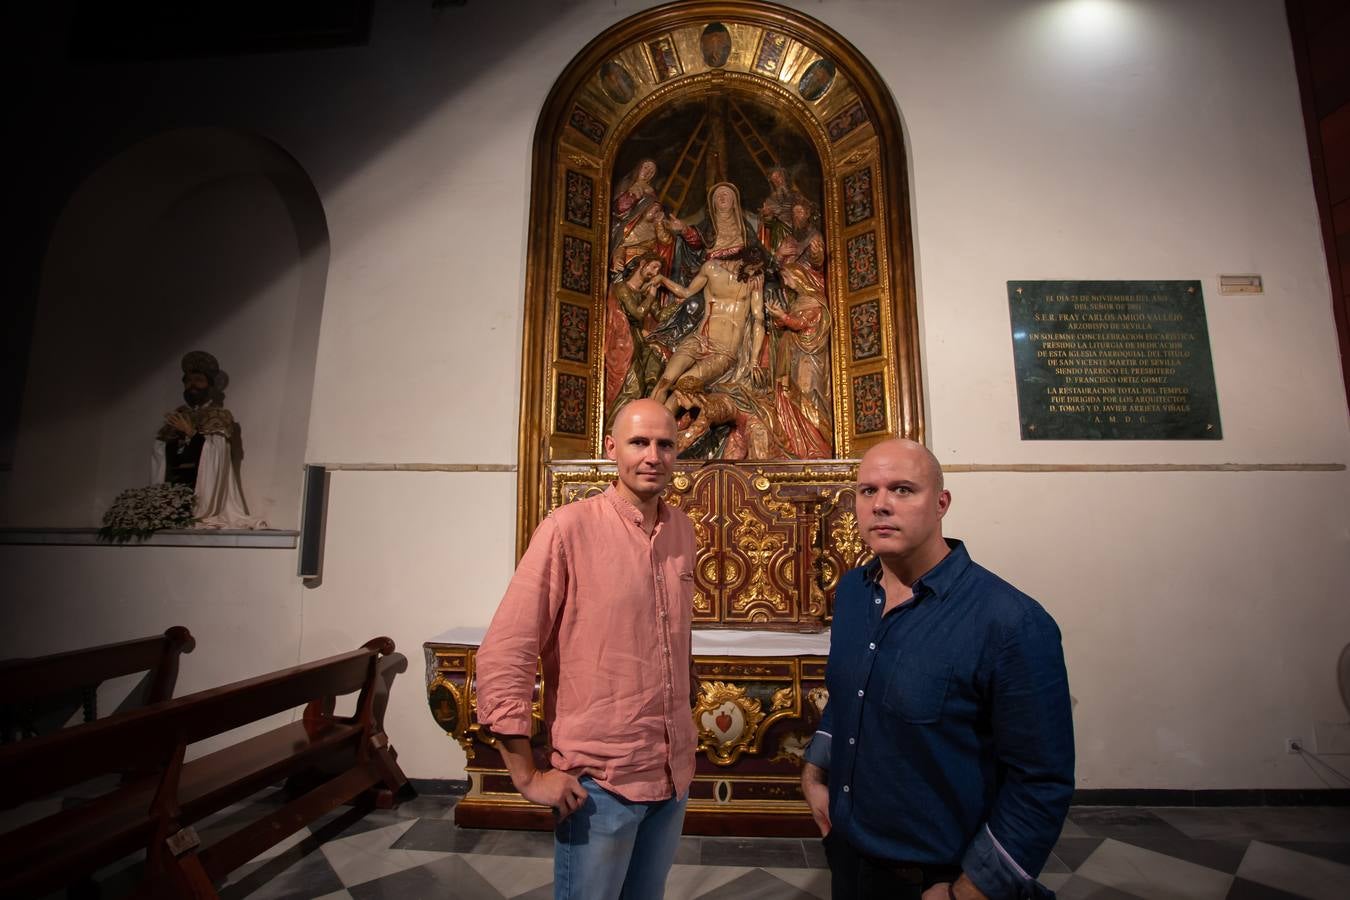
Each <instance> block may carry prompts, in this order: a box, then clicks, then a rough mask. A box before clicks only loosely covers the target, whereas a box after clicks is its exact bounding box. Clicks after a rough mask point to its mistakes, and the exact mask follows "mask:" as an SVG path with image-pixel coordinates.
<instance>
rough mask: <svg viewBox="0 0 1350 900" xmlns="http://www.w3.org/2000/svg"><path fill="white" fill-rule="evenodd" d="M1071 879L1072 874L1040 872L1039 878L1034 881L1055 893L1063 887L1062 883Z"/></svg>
mask: <svg viewBox="0 0 1350 900" xmlns="http://www.w3.org/2000/svg"><path fill="white" fill-rule="evenodd" d="M1072 877H1073V873H1072V872H1042V873H1041V877H1040V878H1037V879H1036V880H1037V881H1039V882H1040V883H1041V884H1043V885H1045V886H1046V887H1048V888H1049V889H1050V890H1052V891H1057V890H1059V889H1060V888H1062V887H1064V882H1066V881H1068V880H1069V879H1070V878H1072Z"/></svg>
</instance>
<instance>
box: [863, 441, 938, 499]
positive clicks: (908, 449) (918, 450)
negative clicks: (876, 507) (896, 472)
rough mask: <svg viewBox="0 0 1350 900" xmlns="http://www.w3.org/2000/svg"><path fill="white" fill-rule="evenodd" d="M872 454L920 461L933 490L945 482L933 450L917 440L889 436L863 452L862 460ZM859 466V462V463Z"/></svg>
mask: <svg viewBox="0 0 1350 900" xmlns="http://www.w3.org/2000/svg"><path fill="white" fill-rule="evenodd" d="M874 454H876V455H878V456H892V455H895V456H899V457H910V458H913V459H917V460H919V461H920V462H921V465H922V466H923V470H924V472H926V473H927V476H928V478H929V479H930V482H929V483H930V484H932V486H933V488H934V490H937V491H941V490H943V489H944V487H945V484H944V480H943V477H942V464H941V463H940V462H938V459H937V457H936V456H934V455H933V451H931V450H929V449H928V448H927V447H925V446H924V445H923V444H920V443H919V442H918V441H911V440H908V439H907V438H891V439H890V440H889V441H882V442H881V443H880V444H875V445H873V446H872V448H871V449H869V450H868V451H867V452H866V453H864V454H863V456H862V458H863V460H866V459H867V458H868V457H869V456H873V455H874ZM859 465H860V466H861V462H860V463H859Z"/></svg>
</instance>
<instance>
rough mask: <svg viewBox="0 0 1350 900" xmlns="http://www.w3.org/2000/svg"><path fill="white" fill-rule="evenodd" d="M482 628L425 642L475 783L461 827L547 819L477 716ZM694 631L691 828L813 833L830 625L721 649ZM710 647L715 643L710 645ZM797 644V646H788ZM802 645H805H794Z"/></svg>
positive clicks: (538, 725) (538, 687)
mask: <svg viewBox="0 0 1350 900" xmlns="http://www.w3.org/2000/svg"><path fill="white" fill-rule="evenodd" d="M483 633H484V629H453V630H452V631H450V632H447V633H446V634H444V635H441V636H440V637H438V638H436V639H435V640H433V641H429V642H427V644H426V645H425V652H426V665H427V678H428V684H427V696H428V699H429V701H430V706H431V713H432V716H433V717H434V718H435V719H436V722H437V724H439V725H440V726H441V727H442V728H443V729H445V731H446V733H447V734H448V735H449V736H450V737H452V738H454V739H455V740H456V741H457V742H458V743H459V745H460V746H461V747H462V748H463V749H464V755H465V757H466V760H467V765H466V769H467V772H468V775H469V790H468V793H467V794H466V796H465V797H464V798H463V799H462V800H460V802H459V803H458V804H456V806H455V822H456V823H457V824H459V825H461V826H465V827H493V828H503V827H505V828H528V829H540V830H544V829H551V828H552V827H553V818H552V814H551V813H550V812H549V811H548V810H546V809H543V808H541V807H538V806H535V805H533V804H530V803H528V802H526V801H525V800H524V799H523V798H521V796H520V795H519V793H517V792H516V790H515V787H514V786H513V785H512V784H511V778H510V776H509V775H508V774H507V771H506V767H505V764H504V762H503V761H502V758H501V755H500V753H499V751H498V747H497V741H496V739H495V738H494V737H492V736H491V735H489V734H486V733H484V731H483V730H482V728H481V727H480V726H479V723H478V720H477V716H476V701H475V698H474V678H475V662H476V658H477V650H478V643H479V641H481V639H482V634H483ZM700 634H702V635H709V634H711V633H710V632H702V633H700V632H695V647H694V654H695V655H694V658H695V671H696V673H697V675H698V678H699V685H700V691H699V697H698V702H697V703H696V705H695V706H694V708H693V709H692V710H691V711H690V715H691V716H692V717H693V719H694V722H695V725H696V727H697V728H698V758H697V760H696V764H695V774H694V783H693V785H692V786H691V787H690V790H689V807H688V813H687V816H686V822H685V830H686V831H687V832H690V833H700V834H742V833H755V834H779V835H803V836H804V835H810V834H811V833H812V831H811V829H812V828H813V827H814V826H813V825H812V823H811V819H810V816H809V814H807V812H806V806H805V803H804V802H803V800H802V798H801V788H800V778H801V765H802V753H803V751H804V749H805V746H806V743H807V741H808V740H809V739H810V737H811V735H812V734H813V733H814V732H815V729H816V725H817V724H818V723H819V721H820V714H821V712H822V711H823V710H824V708H825V702H826V700H827V699H828V695H827V694H826V691H825V653H826V652H827V649H828V641H827V640H826V638H825V635H818V634H815V635H775V636H771V637H772V638H775V639H776V640H778V641H779V642H783V641H784V640H785V639H795V640H796V642H797V644H796V645H795V646H792V645H784V644H781V643H780V646H778V647H776V648H772V647H771V648H769V649H770V650H774V649H776V650H778V651H779V652H777V653H774V654H773V655H768V656H745V655H739V654H741V653H744V651H745V648H744V647H739V648H738V655H734V656H732V655H719V654H717V653H716V652H715V650H716V649H717V648H716V647H710V646H708V645H707V644H704V643H703V642H701V641H700ZM710 650H712V651H714V652H709V651H710ZM783 651H791V652H783ZM798 653H800V654H802V655H798ZM543 695H544V682H543V674H542V672H540V673H538V674H537V675H536V679H535V692H534V703H533V710H534V716H533V733H532V734H531V738H530V740H531V744H532V746H533V748H534V754H535V761H536V764H538V765H540V766H545V765H547V763H548V757H549V747H548V741H547V730H546V729H545V727H544V721H543V712H542V706H541V699H540V698H542V697H543Z"/></svg>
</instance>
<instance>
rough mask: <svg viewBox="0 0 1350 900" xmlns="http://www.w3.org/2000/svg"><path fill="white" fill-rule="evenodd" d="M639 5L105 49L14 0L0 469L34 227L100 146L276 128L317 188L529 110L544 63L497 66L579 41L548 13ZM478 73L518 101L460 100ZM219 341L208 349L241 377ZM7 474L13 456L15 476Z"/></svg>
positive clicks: (557, 55)
mask: <svg viewBox="0 0 1350 900" xmlns="http://www.w3.org/2000/svg"><path fill="white" fill-rule="evenodd" d="M641 5H643V4H641V3H637V2H635V0H623V2H619V3H614V4H612V5H605V6H597V7H596V8H593V9H589V10H587V9H585V8H584V7H583V6H582V5H580V4H558V3H556V2H552V0H534V2H530V3H525V2H516V0H513V2H511V3H473V4H468V5H464V6H451V7H449V8H445V7H444V6H443V5H438V4H434V3H388V2H376V3H375V9H374V13H373V16H372V19H371V31H370V38H369V43H368V44H366V45H365V46H354V47H342V48H329V49H319V50H310V49H296V50H290V51H285V52H272V53H255V54H248V53H242V54H236V55H228V54H226V55H221V56H217V57H214V58H206V59H159V60H141V61H134V60H133V61H114V62H99V61H89V60H73V59H71V58H70V55H69V42H70V29H71V17H72V15H73V11H74V4H70V3H60V2H57V3H37V4H24V5H21V7H20V9H18V10H17V11H16V12H15V14H14V21H13V22H12V23H10V33H11V34H13V35H16V36H17V37H18V38H19V39H18V40H17V41H16V44H17V45H18V46H16V48H15V52H14V56H15V57H16V60H17V63H16V64H17V65H18V66H20V67H21V69H22V70H23V74H24V76H25V77H23V78H20V79H18V80H17V82H16V84H17V85H18V86H17V87H16V92H17V97H16V98H15V99H14V102H13V104H12V109H11V124H12V130H13V132H14V133H15V134H19V135H22V136H23V137H22V139H20V140H16V141H14V142H13V147H12V149H13V150H14V151H15V153H16V156H17V158H16V160H15V162H14V163H13V170H14V171H16V172H20V173H22V176H21V177H19V178H17V179H15V181H16V182H17V183H16V184H15V185H14V186H13V188H12V190H11V193H10V199H11V202H12V205H13V210H14V218H15V219H16V220H17V221H20V222H22V223H23V227H22V228H21V229H20V234H19V236H18V238H17V239H16V240H14V241H13V247H12V250H13V256H14V261H13V264H12V266H11V268H10V270H9V272H8V273H7V276H8V278H9V282H10V287H11V291H10V296H11V297H12V298H14V299H15V301H16V302H15V303H14V307H15V308H14V309H13V310H12V311H11V313H10V318H9V324H10V326H11V327H10V328H9V329H8V330H7V331H6V333H5V335H4V343H3V344H0V472H3V469H4V467H5V464H6V463H8V462H9V461H10V460H11V458H12V457H11V455H10V454H11V450H12V448H11V442H12V441H13V439H14V435H13V433H12V431H11V429H12V427H13V426H14V424H15V422H16V421H17V418H18V415H19V413H18V412H17V411H16V407H17V406H19V393H20V391H21V385H22V383H23V381H24V379H25V377H27V380H28V381H29V382H31V381H32V380H33V372H32V369H31V367H30V366H26V362H27V361H28V360H30V359H31V354H32V352H34V348H32V347H31V345H30V341H29V335H30V333H32V334H34V339H36V326H35V325H30V323H32V322H34V320H35V319H36V317H37V315H38V313H36V312H35V308H34V302H35V297H36V296H37V294H38V291H39V287H38V268H39V266H40V265H41V264H42V261H43V260H45V259H48V258H49V256H50V254H49V253H48V251H47V247H48V246H49V240H48V239H49V235H52V234H53V233H54V231H55V228H56V227H57V219H58V215H59V214H60V215H62V216H64V213H62V210H63V208H64V206H65V204H66V201H67V198H69V197H71V196H72V192H73V191H75V190H76V186H77V185H79V184H80V183H81V181H82V179H83V178H84V177H85V176H86V175H88V173H90V172H93V171H94V170H95V169H97V168H98V167H99V166H100V164H101V163H102V162H103V161H104V160H106V159H107V158H108V156H109V155H110V154H111V153H114V152H116V151H117V149H119V148H128V147H133V146H134V145H136V144H137V143H138V142H140V141H143V140H146V139H147V138H149V137H151V136H152V135H155V134H158V133H162V132H164V131H165V130H166V129H169V128H173V127H176V126H178V125H179V124H181V123H182V122H184V121H191V122H194V123H200V122H210V123H214V124H219V125H227V126H230V127H234V128H240V129H248V130H250V131H252V132H255V133H259V134H270V135H285V136H286V137H284V138H283V141H284V142H285V143H286V145H287V147H288V148H289V149H290V151H291V152H293V153H295V154H296V156H297V157H298V158H299V159H300V160H301V161H302V162H303V164H304V167H305V168H306V169H307V170H308V171H309V172H311V173H314V176H315V178H316V179H318V183H320V184H321V185H322V187H323V193H324V196H326V197H332V196H334V195H336V194H337V193H338V192H340V191H341V189H342V187H343V186H344V184H345V183H346V182H347V181H348V180H349V179H350V178H351V177H352V176H353V174H355V173H357V172H360V171H361V170H362V169H363V168H364V167H365V166H366V165H368V164H369V163H370V161H371V160H373V159H375V158H377V157H378V156H380V155H381V154H382V153H384V152H385V151H386V150H387V149H388V148H389V147H391V146H393V145H396V144H398V143H399V142H400V141H401V140H403V139H404V138H405V137H406V136H407V135H408V134H409V133H412V132H414V131H416V130H417V129H419V127H421V126H422V125H423V124H424V123H425V122H427V120H428V119H434V118H436V117H437V116H438V114H439V115H440V116H441V118H442V120H443V121H444V122H446V123H447V125H446V127H449V128H452V129H455V130H458V131H463V130H464V129H478V128H481V127H484V125H485V124H490V123H491V122H492V121H495V120H497V119H499V118H500V117H501V116H502V115H504V114H513V113H518V114H520V115H523V116H526V117H528V118H529V119H530V120H531V121H533V119H534V117H535V116H536V115H537V112H538V110H537V105H538V104H539V103H540V102H542V99H543V94H544V92H546V91H547V89H548V84H549V83H550V82H551V77H550V78H549V79H547V80H544V81H542V82H540V83H537V84H535V83H532V82H530V80H529V79H528V78H525V79H521V78H518V77H517V76H516V75H515V74H513V71H512V69H513V65H514V64H515V63H516V62H518V61H525V63H526V64H527V65H529V64H530V61H532V60H544V61H545V62H544V63H543V66H544V68H545V69H546V70H551V71H554V72H557V71H561V69H562V68H563V66H565V65H566V64H567V61H568V60H569V59H571V57H572V55H573V54H574V53H575V52H576V51H577V50H578V49H579V45H577V44H573V43H570V42H561V41H559V40H558V38H557V36H556V33H557V31H558V29H559V27H560V24H561V23H562V22H564V21H565V20H567V19H569V18H571V19H576V18H586V19H589V20H594V26H593V27H590V26H587V30H589V31H590V32H591V33H599V31H601V30H603V29H604V28H605V27H606V26H607V25H609V24H611V23H612V22H614V21H617V20H618V19H619V18H622V17H623V16H624V15H626V14H627V11H626V10H625V9H623V8H621V7H624V6H627V7H628V9H629V10H633V9H636V8H638V7H639V6H641ZM483 80H490V81H494V82H503V83H504V84H506V85H507V87H506V88H505V89H504V90H505V91H506V92H508V93H510V94H512V95H515V96H517V97H518V98H519V101H520V102H519V103H518V104H512V105H511V109H510V110H507V109H505V108H503V107H501V106H496V107H493V108H485V107H483V105H482V104H481V103H476V102H474V101H473V99H472V97H473V95H474V90H475V85H477V84H478V83H479V82H480V81H483ZM517 85H519V87H517ZM462 98H468V102H460V101H461V99H462ZM443 163H444V165H446V166H454V165H455V159H454V158H453V157H452V156H448V155H447V156H446V157H445V159H444V160H443ZM520 175H521V176H522V177H524V176H525V175H526V172H525V171H524V170H523V169H522V171H521V172H520ZM422 186H423V184H422V181H421V180H419V179H416V178H413V179H408V180H407V181H406V182H402V183H399V184H395V185H391V186H390V188H391V189H389V190H387V191H386V192H385V193H384V194H383V195H382V197H381V198H380V199H381V202H382V203H383V204H384V205H383V207H382V209H398V208H399V206H400V204H402V203H405V202H408V201H409V200H410V199H413V198H415V197H416V195H417V192H418V191H420V190H421V189H422ZM378 213H379V211H378V210H371V211H367V213H366V214H365V215H363V217H362V218H363V219H364V220H365V221H367V222H369V223H371V227H377V225H376V223H378V221H379V219H380V217H379V215H378ZM357 237H359V235H344V240H347V239H351V238H357ZM206 349H210V348H206ZM213 352H214V351H213ZM227 356H228V354H226V355H222V356H221V364H222V365H223V366H225V367H227V368H230V369H231V371H232V373H233V374H234V375H235V376H236V378H238V377H240V376H242V375H243V372H242V371H241V370H240V369H239V366H238V365H237V364H235V363H234V361H233V360H230V359H228V358H227ZM25 371H27V376H25ZM25 414H26V412H25ZM245 424H246V425H247V423H245ZM18 476H19V473H18V472H17V471H16V472H15V480H19V477H18ZM297 478H298V476H297Z"/></svg>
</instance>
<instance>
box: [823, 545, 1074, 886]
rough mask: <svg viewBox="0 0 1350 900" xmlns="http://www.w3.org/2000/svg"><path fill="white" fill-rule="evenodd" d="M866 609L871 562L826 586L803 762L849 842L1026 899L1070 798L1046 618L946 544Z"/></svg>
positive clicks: (1053, 635) (1055, 657)
mask: <svg viewBox="0 0 1350 900" xmlns="http://www.w3.org/2000/svg"><path fill="white" fill-rule="evenodd" d="M947 543H948V545H949V547H950V550H951V552H950V553H948V555H947V556H946V557H944V558H943V560H942V561H941V562H940V563H938V564H937V565H936V566H934V567H933V568H932V569H931V570H930V571H929V572H927V573H926V574H925V575H924V576H923V577H922V578H920V579H919V580H918V581H917V582H915V584H914V597H913V598H912V599H911V600H908V601H906V602H905V603H902V604H900V605H899V606H897V607H896V608H895V609H893V610H891V611H890V613H888V614H886V615H884V616H883V615H882V610H883V609H884V608H885V593H884V591H883V590H882V588H881V585H880V583H879V576H880V569H881V567H880V563H878V562H877V561H876V560H873V561H872V562H871V563H870V564H868V565H866V566H864V567H862V568H859V569H853V570H852V571H850V572H848V573H846V574H845V575H844V577H843V578H842V579H841V580H840V583H839V587H838V590H837V591H836V593H835V606H834V627H833V630H832V633H831V638H830V660H829V666H828V668H827V670H826V676H825V680H826V685H827V687H828V688H829V692H830V702H829V705H828V706H827V707H826V709H825V713H824V715H823V717H822V719H821V725H820V730H819V731H818V732H817V733H816V736H815V738H813V740H812V742H811V746H810V748H809V749H808V752H807V754H806V758H807V759H808V760H809V761H811V762H814V763H816V764H817V765H820V766H821V767H822V768H826V769H828V770H829V788H830V820H831V823H832V827H833V828H835V829H837V830H839V832H840V835H841V836H843V837H845V838H846V839H847V840H848V842H849V843H850V844H852V845H853V846H854V847H855V848H856V849H857V850H858V851H859V852H860V853H863V854H864V855H867V856H871V857H875V858H878V859H883V860H890V861H893V862H905V863H918V864H935V865H936V864H942V865H948V864H952V863H956V862H959V863H960V864H961V868H962V869H963V870H964V871H965V873H966V876H967V877H969V878H970V879H971V881H973V882H974V883H975V886H976V887H978V888H979V889H980V890H982V891H983V892H984V893H985V894H987V895H988V896H990V897H991V898H996V900H998V898H1017V897H1025V896H1032V895H1034V893H1035V891H1036V890H1037V889H1039V888H1040V885H1038V884H1036V883H1035V882H1034V880H1033V878H1034V876H1035V875H1036V874H1037V873H1039V872H1040V870H1041V867H1042V866H1043V865H1044V864H1045V861H1046V859H1047V858H1048V857H1049V855H1050V850H1051V848H1052V847H1053V846H1054V843H1055V840H1056V839H1057V838H1058V837H1059V832H1060V828H1061V827H1062V826H1063V823H1064V817H1065V815H1066V814H1067V813H1068V809H1069V799H1070V797H1071V796H1072V794H1073V762H1074V748H1073V720H1072V715H1071V711H1070V705H1069V686H1068V678H1067V676H1066V674H1065V669H1064V654H1063V651H1062V649H1061V647H1060V634H1059V628H1058V627H1057V626H1056V625H1055V622H1054V620H1053V619H1052V618H1051V617H1050V614H1049V613H1047V612H1046V611H1045V610H1044V609H1042V608H1041V606H1040V604H1038V603H1037V602H1036V601H1035V600H1032V599H1031V598H1030V597H1028V596H1026V595H1025V594H1023V593H1022V592H1020V591H1018V590H1017V589H1016V588H1014V587H1013V586H1012V585H1010V584H1008V583H1007V582H1006V581H1004V580H1003V579H1001V578H999V577H998V576H996V575H994V574H993V573H992V572H990V571H989V570H987V569H985V568H984V567H982V566H980V565H977V564H976V563H974V562H972V561H971V559H970V556H969V554H967V552H966V548H965V545H964V544H962V543H961V542H960V541H952V540H949V541H948V542H947Z"/></svg>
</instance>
